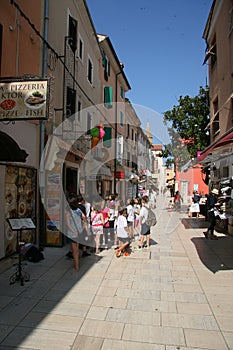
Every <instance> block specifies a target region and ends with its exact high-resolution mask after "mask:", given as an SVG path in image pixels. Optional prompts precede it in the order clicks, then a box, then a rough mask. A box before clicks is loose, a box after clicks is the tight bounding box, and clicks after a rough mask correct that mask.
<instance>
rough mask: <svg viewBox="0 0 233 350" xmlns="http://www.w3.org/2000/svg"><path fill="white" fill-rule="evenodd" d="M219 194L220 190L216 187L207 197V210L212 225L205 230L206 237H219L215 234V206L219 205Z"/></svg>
mask: <svg viewBox="0 0 233 350" xmlns="http://www.w3.org/2000/svg"><path fill="white" fill-rule="evenodd" d="M218 194H219V191H218V189H217V188H214V189H213V190H212V191H211V193H210V195H209V196H208V198H207V202H206V205H207V211H208V220H209V222H210V225H209V227H208V229H207V231H206V232H203V233H204V235H205V238H209V237H210V239H218V238H217V236H215V234H214V228H215V225H216V217H215V214H214V208H215V207H216V206H217V205H219V203H218V197H217V196H218Z"/></svg>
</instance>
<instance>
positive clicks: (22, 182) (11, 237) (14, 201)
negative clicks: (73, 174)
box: [1, 165, 36, 256]
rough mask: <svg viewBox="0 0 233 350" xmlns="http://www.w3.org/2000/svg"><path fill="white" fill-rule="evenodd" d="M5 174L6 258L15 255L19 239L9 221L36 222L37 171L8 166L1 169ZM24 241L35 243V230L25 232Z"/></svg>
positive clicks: (23, 234) (23, 232) (22, 237)
mask: <svg viewBox="0 0 233 350" xmlns="http://www.w3.org/2000/svg"><path fill="white" fill-rule="evenodd" d="M1 168H2V169H1V173H3V170H4V174H5V220H4V232H5V237H4V256H9V255H11V254H13V253H15V251H16V248H17V237H16V234H15V232H14V231H12V230H11V228H10V226H9V223H8V222H7V219H9V218H31V219H32V221H33V222H34V223H35V221H36V208H35V203H36V170H35V169H34V168H29V167H18V166H15V165H8V166H6V167H5V166H2V167H1ZM21 239H22V241H24V242H27V243H35V241H36V235H35V230H27V229H25V230H23V231H22V236H21Z"/></svg>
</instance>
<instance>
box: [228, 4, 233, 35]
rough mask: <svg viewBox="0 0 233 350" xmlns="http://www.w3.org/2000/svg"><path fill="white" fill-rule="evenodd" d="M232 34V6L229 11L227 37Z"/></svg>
mask: <svg viewBox="0 0 233 350" xmlns="http://www.w3.org/2000/svg"><path fill="white" fill-rule="evenodd" d="M232 32H233V5H232V8H231V9H230V11H229V36H230V35H231V33H232Z"/></svg>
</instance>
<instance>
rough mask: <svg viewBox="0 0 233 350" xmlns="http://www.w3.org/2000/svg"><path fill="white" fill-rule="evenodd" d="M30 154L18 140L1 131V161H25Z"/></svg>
mask: <svg viewBox="0 0 233 350" xmlns="http://www.w3.org/2000/svg"><path fill="white" fill-rule="evenodd" d="M27 157H28V154H27V152H26V151H25V150H23V149H21V148H20V147H19V145H18V144H17V142H16V141H15V140H13V139H12V137H10V136H9V135H7V134H6V133H4V132H2V131H0V161H1V162H20V163H25V162H26V159H27Z"/></svg>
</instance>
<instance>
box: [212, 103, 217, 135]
mask: <svg viewBox="0 0 233 350" xmlns="http://www.w3.org/2000/svg"><path fill="white" fill-rule="evenodd" d="M213 113H214V118H213V122H212V134H213V135H216V134H217V133H218V132H219V107H218V98H216V99H215V100H214V101H213Z"/></svg>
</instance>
